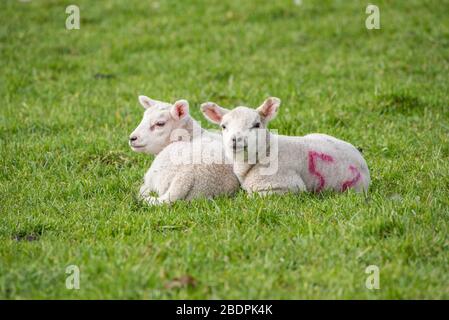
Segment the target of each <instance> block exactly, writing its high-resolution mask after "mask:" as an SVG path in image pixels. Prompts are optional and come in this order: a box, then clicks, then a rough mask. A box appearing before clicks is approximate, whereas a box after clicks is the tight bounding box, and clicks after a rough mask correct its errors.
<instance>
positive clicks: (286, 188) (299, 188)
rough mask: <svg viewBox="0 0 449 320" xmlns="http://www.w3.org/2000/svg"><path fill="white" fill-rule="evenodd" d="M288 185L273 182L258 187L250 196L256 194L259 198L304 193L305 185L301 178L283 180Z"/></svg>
mask: <svg viewBox="0 0 449 320" xmlns="http://www.w3.org/2000/svg"><path fill="white" fill-rule="evenodd" d="M285 180H287V181H288V182H289V183H288V184H287V185H286V184H285V182H284V181H283V182H282V183H281V182H273V183H271V184H270V185H268V186H258V187H257V188H256V189H254V190H253V192H252V194H258V195H260V196H267V195H270V194H285V193H288V192H303V191H306V185H305V183H304V181H303V180H302V179H301V177H299V176H298V177H294V178H293V179H292V176H290V179H285Z"/></svg>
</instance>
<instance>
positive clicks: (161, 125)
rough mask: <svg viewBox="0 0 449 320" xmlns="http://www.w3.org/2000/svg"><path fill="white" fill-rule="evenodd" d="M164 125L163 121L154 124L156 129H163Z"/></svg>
mask: <svg viewBox="0 0 449 320" xmlns="http://www.w3.org/2000/svg"><path fill="white" fill-rule="evenodd" d="M164 125H165V122H163V121H158V122H156V126H158V127H163V126H164Z"/></svg>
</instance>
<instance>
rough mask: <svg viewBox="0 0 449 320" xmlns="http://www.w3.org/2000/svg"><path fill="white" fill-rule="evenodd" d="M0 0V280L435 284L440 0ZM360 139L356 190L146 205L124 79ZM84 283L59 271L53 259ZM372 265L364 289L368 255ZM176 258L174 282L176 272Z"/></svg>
mask: <svg viewBox="0 0 449 320" xmlns="http://www.w3.org/2000/svg"><path fill="white" fill-rule="evenodd" d="M73 3H74V4H77V5H79V7H80V11H81V29H80V30H66V28H65V20H66V18H67V16H68V15H67V14H66V13H65V8H66V6H67V5H68V4H70V2H67V1H56V0H45V1H44V0H43V1H37V0H36V1H34V0H31V1H29V2H20V1H18V0H3V1H1V2H0V19H1V20H0V21H1V24H0V70H1V71H0V142H1V146H0V298H6V299H29V298H68V299H76V298H82V299H93V298H130V299H140V298H144V299H159V298H189V299H190V298H193V299H195V298H217V299H225V298H233V299H240V298H250V299H251V298H273V299H279V298H285V299H309V298H313V299H316V298H330V299H334V298H343V299H348V298H360V299H391V298H399V299H409V298H426V299H427V298H432V299H433V298H449V263H448V261H449V239H448V233H449V161H448V160H449V110H448V109H449V93H448V92H449V78H448V73H449V19H448V12H449V2H448V1H437V0H433V1H426V2H425V3H424V2H423V1H419V0H413V1H386V0H385V1H375V4H376V5H378V6H379V8H380V14H381V29H380V30H367V29H366V28H365V19H366V17H367V14H366V13H365V8H366V5H367V2H365V1H342V0H341V1H337V0H334V1H330V0H328V1H309V0H303V1H302V4H300V5H295V3H294V2H293V1H287V0H283V1H262V0H257V1H244V2H242V1H240V0H233V1H221V0H220V1H219V0H215V1H208V2H207V4H206V2H205V1H204V2H203V1H197V0H191V1H174V0H173V1H162V0H161V1H142V0H127V1H119V0H113V1H87V0H76V1H73ZM139 94H146V95H148V96H150V97H153V98H156V99H159V100H164V101H172V102H173V101H175V100H176V99H179V98H185V99H188V100H189V101H190V105H191V113H192V114H193V116H194V117H195V118H196V119H198V120H200V121H201V123H202V124H203V125H204V126H207V127H209V128H212V125H210V124H207V122H206V121H205V119H204V118H203V117H202V115H201V114H200V111H199V104H200V103H202V102H204V101H208V100H211V101H215V102H217V103H219V104H220V105H223V106H227V107H233V106H235V105H238V104H244V105H249V106H257V105H259V104H260V103H261V102H262V101H263V100H264V99H265V98H266V97H267V96H269V95H273V96H277V97H280V98H281V99H282V101H283V104H282V106H281V109H280V113H279V116H278V117H277V118H276V120H275V121H273V123H272V124H271V127H272V128H276V129H278V131H279V132H280V133H282V134H288V135H303V134H307V133H312V132H323V133H327V134H331V135H334V136H336V137H339V138H341V139H344V140H347V141H349V142H351V143H353V144H354V145H356V146H358V147H361V148H363V152H364V156H365V158H366V160H367V162H368V165H369V167H370V170H371V176H372V180H373V181H372V187H371V190H370V193H369V196H368V197H366V198H365V197H364V196H360V195H356V194H354V193H345V194H322V195H314V194H300V195H288V196H271V197H268V198H266V199H260V198H256V199H249V198H248V197H247V196H246V195H245V193H244V192H239V194H238V195H237V196H236V197H234V198H224V197H223V198H218V199H216V200H214V201H208V200H197V201H193V202H191V203H185V202H180V203H176V204H175V205H173V206H171V207H169V206H162V207H157V208H150V207H147V206H145V205H143V204H142V203H140V202H139V201H138V200H137V199H136V193H137V190H138V187H139V186H140V184H141V182H142V178H143V174H144V173H145V171H146V170H147V169H148V168H149V166H150V165H151V161H152V158H151V157H149V156H146V155H142V154H136V153H134V152H132V151H131V150H130V149H129V147H128V144H127V138H128V135H129V134H130V133H131V131H132V130H133V129H134V128H135V127H136V126H137V124H138V123H139V121H140V120H141V116H142V111H143V109H142V108H141V107H140V106H139V105H138V102H137V96H138V95H139ZM69 265H77V266H78V267H79V268H80V272H81V278H80V289H79V290H69V289H67V288H66V277H67V276H68V274H66V267H67V266H69ZM369 265H376V266H378V267H379V270H380V289H379V290H368V289H367V288H366V287H365V280H366V278H367V276H368V275H367V274H366V273H365V269H366V267H367V266H369ZM178 277H184V278H187V279H188V280H187V281H180V282H179V281H178V282H179V283H178V282H177V281H176V278H178Z"/></svg>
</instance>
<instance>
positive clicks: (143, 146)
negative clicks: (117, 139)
mask: <svg viewBox="0 0 449 320" xmlns="http://www.w3.org/2000/svg"><path fill="white" fill-rule="evenodd" d="M145 147H146V145H140V146H133V145H132V146H131V148H133V149H142V148H145Z"/></svg>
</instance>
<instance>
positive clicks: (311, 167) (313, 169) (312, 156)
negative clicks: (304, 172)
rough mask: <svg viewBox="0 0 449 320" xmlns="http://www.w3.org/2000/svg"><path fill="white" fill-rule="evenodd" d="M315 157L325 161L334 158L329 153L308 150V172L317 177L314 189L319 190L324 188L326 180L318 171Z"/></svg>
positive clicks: (330, 160) (331, 160)
mask: <svg viewBox="0 0 449 320" xmlns="http://www.w3.org/2000/svg"><path fill="white" fill-rule="evenodd" d="M316 159H320V160H322V161H326V162H333V161H334V159H333V158H332V157H331V156H330V155H328V154H325V153H319V152H316V151H309V172H310V173H311V174H312V175H314V176H316V177H317V178H318V180H319V184H318V187H317V188H316V190H315V191H316V192H320V191H321V190H322V189H323V188H324V185H325V184H326V180H325V179H324V176H323V174H322V173H321V172H319V171H318V170H317V168H316Z"/></svg>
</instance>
